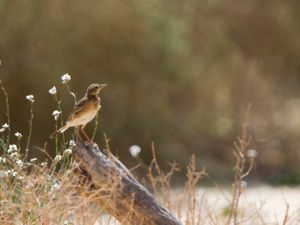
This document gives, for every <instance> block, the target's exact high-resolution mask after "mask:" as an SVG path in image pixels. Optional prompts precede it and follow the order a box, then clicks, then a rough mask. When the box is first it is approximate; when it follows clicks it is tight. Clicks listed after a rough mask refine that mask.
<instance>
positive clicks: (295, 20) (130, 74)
mask: <svg viewBox="0 0 300 225" xmlns="http://www.w3.org/2000/svg"><path fill="white" fill-rule="evenodd" d="M299 9H300V2H299V1H295V0H287V1H280V0H272V1H271V0H266V1H259V0H253V1H233V0H225V1H219V0H209V1H208V0H197V1H196V0H187V1H170V0H160V1H158V0H153V1H137V0H114V1H105V0H100V1H95V0H85V1H76V2H71V1H67V0H62V1H46V0H44V1H42V0H28V1H21V0H16V1H10V0H0V34H1V35H0V58H1V60H2V66H1V67H0V78H1V79H2V80H3V82H4V84H5V85H6V88H7V89H8V93H9V98H10V106H11V118H12V124H11V126H12V131H13V132H14V131H20V132H22V133H23V134H26V131H27V125H28V124H27V121H28V119H29V116H30V114H29V104H28V102H26V100H25V95H26V94H29V93H32V94H34V95H35V98H36V102H35V104H34V112H35V118H34V124H33V126H34V127H33V145H34V146H43V145H44V142H46V141H48V139H47V138H48V136H49V135H50V133H51V132H52V131H53V130H54V120H53V117H52V116H51V113H52V111H53V110H55V109H57V106H56V103H55V101H54V100H53V98H52V97H51V96H50V95H49V93H48V90H49V89H50V88H51V87H52V86H53V85H55V86H57V88H58V93H59V96H60V97H61V98H62V101H63V103H62V106H63V109H64V116H65V117H66V116H67V114H68V112H69V111H70V110H71V108H72V107H73V106H72V104H73V100H72V97H71V96H70V95H68V93H67V91H66V89H64V87H63V85H62V84H61V82H60V76H61V75H62V74H64V73H69V74H70V75H71V76H72V80H71V83H70V84H71V88H72V90H73V91H75V92H76V93H77V96H82V95H83V94H84V92H85V89H86V87H87V86H88V84H90V83H93V82H106V83H108V84H109V86H108V87H107V88H106V89H105V90H104V91H103V92H102V106H103V108H102V110H101V116H100V132H99V133H98V136H97V141H98V142H99V143H100V145H102V146H104V141H103V137H102V135H101V133H102V132H106V133H107V135H108V137H109V138H110V139H111V147H112V149H113V151H115V152H117V153H118V154H119V156H120V157H121V158H122V159H123V160H127V163H128V164H129V165H134V163H135V162H134V161H133V160H132V159H130V157H129V153H128V147H129V146H131V145H132V144H138V145H140V146H141V147H142V149H143V150H142V158H144V159H145V161H146V162H149V160H150V159H151V147H150V146H151V145H150V144H151V141H154V142H155V144H156V147H157V154H158V155H159V159H160V160H161V161H162V163H163V164H166V163H165V161H177V162H180V163H182V165H184V164H186V163H187V162H188V160H189V157H190V156H191V154H193V153H195V154H196V156H197V158H198V160H199V162H200V165H206V166H207V167H208V172H209V173H210V174H211V176H212V177H214V178H216V179H220V180H226V179H228V177H230V174H231V172H232V160H233V157H232V154H231V149H232V148H233V141H234V140H235V137H236V136H237V135H238V134H239V131H240V125H241V120H242V116H243V114H244V111H245V109H246V107H247V105H248V103H249V102H252V103H253V110H252V117H251V126H250V133H251V134H252V135H253V141H252V148H255V149H257V150H258V152H259V157H258V161H257V165H256V172H257V173H256V174H257V175H258V177H261V178H264V177H268V176H275V177H276V174H278V173H280V172H281V171H286V170H287V169H288V171H294V172H295V171H297V170H299V160H300V153H299V152H300V150H299V148H300V141H299V140H300V138H299V137H300V116H299V115H300V93H299V85H300V76H299V72H300V60H299V58H300V45H299V39H300V26H299V25H300V24H299V21H300V15H299ZM0 101H1V102H0V103H1V110H0V111H1V112H0V113H1V114H0V116H1V117H0V123H2V124H3V123H4V122H6V120H5V115H4V107H3V106H4V100H3V98H1V100H0ZM89 128H90V130H89V132H90V133H91V131H92V128H93V127H92V125H89ZM69 133H71V132H69ZM12 141H14V140H12ZM49 151H51V144H50V147H49ZM30 154H32V155H35V154H37V153H35V152H34V150H33V151H31V153H30ZM183 168H184V167H183Z"/></svg>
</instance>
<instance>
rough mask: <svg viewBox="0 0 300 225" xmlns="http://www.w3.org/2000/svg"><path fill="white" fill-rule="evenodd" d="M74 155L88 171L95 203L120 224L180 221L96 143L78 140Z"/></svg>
mask: <svg viewBox="0 0 300 225" xmlns="http://www.w3.org/2000/svg"><path fill="white" fill-rule="evenodd" d="M74 157H75V159H76V160H77V161H79V162H80V167H81V168H82V169H83V170H84V171H85V172H86V173H87V174H88V176H89V178H90V185H91V186H93V188H94V190H99V192H97V195H99V196H97V199H98V204H100V205H101V207H103V208H104V209H105V210H106V211H107V212H109V213H110V214H111V215H112V216H114V217H115V218H116V219H117V220H118V221H120V222H121V223H122V224H132V225H182V223H181V222H180V221H179V220H178V219H177V218H175V217H174V216H173V215H172V214H171V213H170V212H169V211H168V210H167V209H166V208H164V207H163V206H162V205H161V204H160V203H159V202H158V201H157V200H156V199H155V198H154V197H153V195H151V194H150V192H149V191H148V190H147V189H146V188H145V187H144V186H142V185H141V184H140V183H139V182H138V181H137V180H136V179H135V178H134V176H133V175H132V174H131V173H130V171H129V170H128V169H127V168H126V167H125V166H124V165H123V164H122V163H121V162H120V161H119V160H118V159H117V158H116V157H114V156H113V155H112V154H110V153H108V154H107V155H106V154H103V153H102V152H101V151H100V150H99V149H98V147H97V145H96V144H92V143H88V144H84V143H82V142H78V143H77V145H76V148H75V150H74Z"/></svg>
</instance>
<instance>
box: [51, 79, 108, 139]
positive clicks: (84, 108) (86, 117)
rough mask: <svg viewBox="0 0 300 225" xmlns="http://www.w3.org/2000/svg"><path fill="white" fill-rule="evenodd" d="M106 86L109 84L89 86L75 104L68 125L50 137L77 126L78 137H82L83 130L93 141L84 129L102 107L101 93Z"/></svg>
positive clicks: (86, 136)
mask: <svg viewBox="0 0 300 225" xmlns="http://www.w3.org/2000/svg"><path fill="white" fill-rule="evenodd" d="M106 86H107V84H91V85H90V86H89V87H88V88H87V90H86V94H85V96H84V97H83V98H82V99H81V100H80V101H79V102H78V103H77V104H76V105H75V107H74V110H73V112H72V113H71V114H70V116H69V118H68V121H67V122H66V125H65V126H63V127H61V128H60V129H58V130H57V131H55V132H54V133H53V134H52V135H51V136H50V137H51V138H54V137H55V136H56V135H57V134H59V133H63V132H65V131H66V130H67V129H68V128H70V127H75V129H77V139H78V138H80V132H82V133H83V135H84V136H85V138H86V139H87V140H89V141H91V139H90V138H89V137H88V135H87V134H86V133H85V132H84V130H83V129H84V127H85V126H86V124H87V123H89V122H90V121H91V120H92V119H94V117H95V116H96V115H97V112H98V110H99V109H100V108H101V105H100V98H99V93H100V91H101V90H102V89H103V88H104V87H106Z"/></svg>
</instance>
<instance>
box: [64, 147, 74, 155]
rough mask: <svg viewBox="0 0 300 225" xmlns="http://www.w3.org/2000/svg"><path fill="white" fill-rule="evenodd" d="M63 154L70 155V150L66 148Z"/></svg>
mask: <svg viewBox="0 0 300 225" xmlns="http://www.w3.org/2000/svg"><path fill="white" fill-rule="evenodd" d="M64 154H67V155H69V154H72V149H70V148H67V149H66V150H65V151H64Z"/></svg>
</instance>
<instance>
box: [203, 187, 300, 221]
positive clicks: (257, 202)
mask: <svg viewBox="0 0 300 225" xmlns="http://www.w3.org/2000/svg"><path fill="white" fill-rule="evenodd" d="M198 195H199V197H200V198H202V199H205V204H206V205H207V206H209V207H210V210H211V211H212V212H220V211H221V210H222V209H224V208H225V207H226V206H228V201H227V200H226V197H225V196H227V197H228V198H229V199H230V192H229V190H225V191H224V190H222V191H220V190H218V189H216V188H207V189H199V191H198ZM287 206H288V216H289V222H290V223H289V224H295V225H296V224H297V225H300V186H299V187H270V186H257V187H250V188H246V189H245V191H244V192H243V193H242V196H241V199H240V213H243V214H244V217H245V220H247V218H250V217H255V221H257V222H258V221H259V224H270V225H271V224H283V221H284V217H285V214H286V210H287ZM206 209H207V208H206ZM245 224H252V223H251V222H248V223H245Z"/></svg>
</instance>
